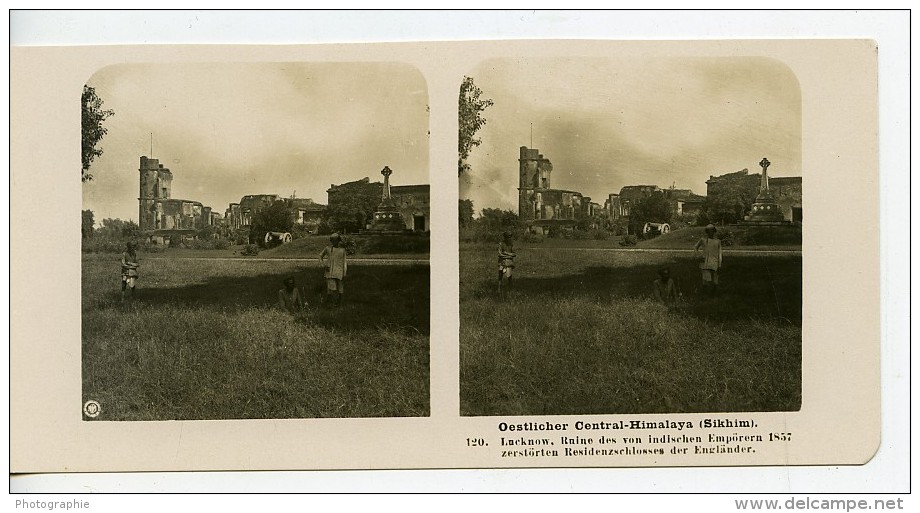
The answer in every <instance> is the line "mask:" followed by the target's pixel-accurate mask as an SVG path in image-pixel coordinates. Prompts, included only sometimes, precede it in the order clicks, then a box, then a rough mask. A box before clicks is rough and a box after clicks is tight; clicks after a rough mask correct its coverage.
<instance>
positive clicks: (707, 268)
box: [694, 224, 722, 294]
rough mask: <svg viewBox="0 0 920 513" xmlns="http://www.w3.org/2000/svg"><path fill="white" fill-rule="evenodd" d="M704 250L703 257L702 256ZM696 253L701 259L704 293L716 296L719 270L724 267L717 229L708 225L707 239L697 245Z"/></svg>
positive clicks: (701, 240)
mask: <svg viewBox="0 0 920 513" xmlns="http://www.w3.org/2000/svg"><path fill="white" fill-rule="evenodd" d="M700 250H702V252H703V253H702V255H700ZM694 251H695V252H696V254H697V255H699V256H700V257H701V262H700V270H701V271H702V273H703V289H704V291H706V292H708V293H710V294H715V293H716V292H718V290H719V269H720V268H721V267H722V241H721V240H719V239H717V238H716V227H715V226H713V225H711V224H709V225H706V237H704V238H701V239H700V240H699V242H697V243H696V246H695V247H694Z"/></svg>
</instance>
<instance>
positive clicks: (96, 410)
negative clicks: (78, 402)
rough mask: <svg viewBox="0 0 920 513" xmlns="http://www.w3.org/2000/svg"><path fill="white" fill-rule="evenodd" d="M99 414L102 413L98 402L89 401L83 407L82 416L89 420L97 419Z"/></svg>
mask: <svg viewBox="0 0 920 513" xmlns="http://www.w3.org/2000/svg"><path fill="white" fill-rule="evenodd" d="M100 413H102V406H101V405H100V404H99V402H98V401H93V400H89V401H86V404H84V405H83V414H84V415H86V416H87V417H89V418H91V419H94V418H96V417H98V416H99V414H100Z"/></svg>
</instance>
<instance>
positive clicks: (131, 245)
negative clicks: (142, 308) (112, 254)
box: [121, 240, 140, 301]
mask: <svg viewBox="0 0 920 513" xmlns="http://www.w3.org/2000/svg"><path fill="white" fill-rule="evenodd" d="M139 266H140V264H139V263H138V261H137V242H135V241H133V240H132V241H128V242H127V243H126V244H125V252H124V253H122V254H121V300H122V301H124V300H125V291H126V290H127V289H131V299H132V300H133V299H134V294H135V286H136V285H137V279H138V277H139V275H138V274H137V268H138V267H139Z"/></svg>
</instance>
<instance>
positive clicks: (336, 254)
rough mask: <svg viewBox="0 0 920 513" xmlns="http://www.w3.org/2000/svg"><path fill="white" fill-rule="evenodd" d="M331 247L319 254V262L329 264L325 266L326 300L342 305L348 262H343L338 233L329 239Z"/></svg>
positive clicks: (343, 250) (340, 238) (343, 254)
mask: <svg viewBox="0 0 920 513" xmlns="http://www.w3.org/2000/svg"><path fill="white" fill-rule="evenodd" d="M329 242H331V243H332V245H331V246H326V247H325V248H323V252H322V253H320V254H319V261H320V262H321V263H323V264H326V258H327V257H328V258H329V263H328V264H326V273H325V277H326V298H327V299H328V300H329V301H331V302H332V304H333V305H335V306H339V305H341V304H342V298H343V296H344V295H345V275H346V274H347V272H348V262H346V261H345V248H344V247H343V245H342V237H341V236H340V235H339V234H338V233H333V234H332V235H331V236H330V237H329Z"/></svg>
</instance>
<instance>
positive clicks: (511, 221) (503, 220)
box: [476, 208, 524, 233]
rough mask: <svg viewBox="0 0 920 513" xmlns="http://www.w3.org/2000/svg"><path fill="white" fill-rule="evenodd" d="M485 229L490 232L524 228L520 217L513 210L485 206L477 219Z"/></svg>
mask: <svg viewBox="0 0 920 513" xmlns="http://www.w3.org/2000/svg"><path fill="white" fill-rule="evenodd" d="M476 222H477V223H479V224H480V225H481V226H482V227H483V228H484V229H486V230H487V231H490V232H496V233H500V232H504V231H512V232H514V231H519V230H522V229H523V228H524V224H523V223H522V222H521V219H520V217H518V215H517V214H516V213H515V212H514V211H512V210H502V209H500V208H484V209H482V215H481V216H480V217H479V219H477V220H476Z"/></svg>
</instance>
